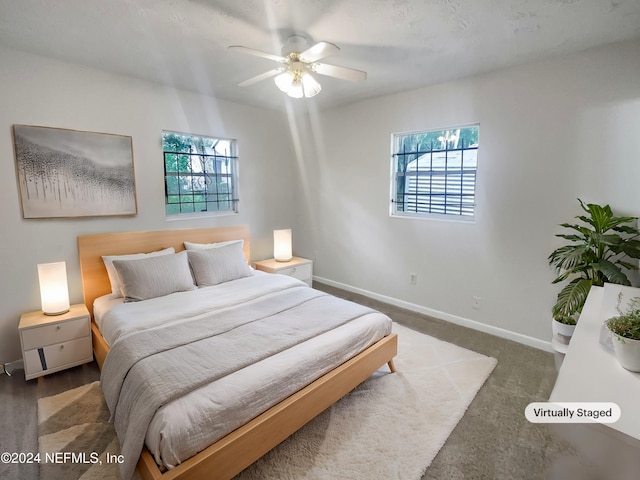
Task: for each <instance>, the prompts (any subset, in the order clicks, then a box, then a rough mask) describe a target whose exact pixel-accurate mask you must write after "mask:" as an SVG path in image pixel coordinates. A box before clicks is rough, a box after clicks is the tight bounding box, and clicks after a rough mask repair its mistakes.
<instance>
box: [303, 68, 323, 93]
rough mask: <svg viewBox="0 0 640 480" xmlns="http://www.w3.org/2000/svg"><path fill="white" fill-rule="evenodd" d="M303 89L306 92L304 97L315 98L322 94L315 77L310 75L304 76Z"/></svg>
mask: <svg viewBox="0 0 640 480" xmlns="http://www.w3.org/2000/svg"><path fill="white" fill-rule="evenodd" d="M302 88H303V90H304V96H305V97H307V98H311V97H315V96H316V95H317V94H319V93H320V90H322V87H321V86H320V84H319V83H318V81H317V80H316V79H315V78H313V75H311V74H310V73H305V74H304V75H303V76H302Z"/></svg>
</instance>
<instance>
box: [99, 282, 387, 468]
mask: <svg viewBox="0 0 640 480" xmlns="http://www.w3.org/2000/svg"><path fill="white" fill-rule="evenodd" d="M298 284H299V285H300V288H308V287H306V285H305V284H304V283H302V282H300V281H298V280H296V279H293V278H290V277H286V276H281V275H270V274H265V273H264V272H258V271H256V272H254V275H252V276H251V277H246V278H242V279H238V280H234V281H231V282H226V283H223V284H220V285H216V286H214V287H205V288H201V289H199V290H194V291H188V292H180V293H174V294H171V295H167V296H165V297H159V298H155V299H151V300H146V301H144V302H135V303H122V302H121V300H122V299H117V300H114V299H112V298H111V299H109V298H105V297H102V298H101V299H99V300H97V302H96V305H95V306H94V308H95V307H98V308H97V312H96V316H97V317H98V316H99V327H100V329H101V332H102V333H103V336H104V337H105V339H106V341H107V342H108V343H109V344H110V345H113V344H114V343H115V342H117V341H119V340H120V339H123V338H126V337H127V336H128V335H130V334H131V333H132V332H137V331H141V330H149V329H153V328H154V327H157V326H160V325H166V324H167V323H180V322H182V321H184V320H183V319H187V318H190V319H191V318H193V317H197V316H199V315H205V314H206V313H207V312H209V311H211V310H212V309H214V310H217V311H219V310H224V309H227V308H229V309H231V308H233V306H234V305H237V304H238V303H246V302H249V303H251V302H254V301H256V300H257V299H264V298H265V297H268V296H269V295H277V294H278V292H279V291H280V290H281V289H283V288H291V287H296V286H298ZM97 317H96V320H97V323H98V318H97ZM319 318H321V317H319ZM319 321H320V320H319ZM390 332H391V320H390V319H389V318H388V317H386V316H385V315H383V314H380V313H378V312H370V311H369V312H365V313H364V314H363V315H362V316H361V317H359V318H357V319H356V320H353V321H351V322H349V323H347V324H345V325H342V326H340V327H338V328H335V329H333V330H330V331H328V332H326V333H324V334H322V335H319V336H318V337H315V338H312V339H310V340H307V341H305V342H304V343H302V344H300V345H297V346H295V347H292V348H289V349H287V350H284V351H282V352H280V353H278V354H276V355H273V356H271V357H268V358H266V359H265V360H262V361H261V362H259V363H257V364H254V365H250V366H248V367H245V368H243V369H241V370H239V371H237V372H235V373H233V374H231V375H228V376H226V377H223V378H221V379H219V380H217V381H215V382H213V383H211V384H208V385H205V386H204V387H200V388H198V389H197V390H194V391H192V392H190V393H188V394H187V395H185V396H183V397H182V398H179V399H176V400H174V401H171V402H170V403H168V404H166V405H164V406H163V407H161V408H160V409H159V410H158V411H157V412H156V414H155V416H154V418H153V419H152V421H151V423H150V425H149V428H148V430H147V434H146V440H145V442H146V445H147V448H148V449H149V451H150V452H151V453H152V454H153V455H154V457H155V459H156V461H157V462H158V464H160V465H163V466H165V467H167V468H172V467H174V466H176V465H178V464H179V463H180V462H181V461H183V460H185V459H187V458H189V457H191V456H193V455H194V454H195V453H197V452H198V451H200V450H202V449H204V448H206V447H207V446H208V445H210V444H211V443H213V442H215V441H216V440H218V439H219V438H221V437H222V436H224V435H226V434H227V433H229V432H231V431H232V430H234V429H235V428H237V427H239V426H240V425H242V424H244V423H246V422H247V421H249V420H250V419H251V418H253V417H255V416H256V415H258V414H259V413H261V412H262V411H264V410H265V409H266V408H268V407H269V406H272V405H274V404H276V403H278V402H279V401H280V400H282V399H284V398H286V397H288V396H290V395H291V394H293V393H294V392H295V391H297V390H299V389H300V388H302V387H303V386H305V385H307V384H309V383H310V382H311V381H313V380H314V379H316V378H317V377H319V376H320V375H322V374H324V373H326V372H327V371H329V370H331V369H333V368H335V367H336V366H337V365H339V364H341V363H343V362H344V361H346V360H347V359H349V358H351V357H352V356H354V355H355V354H357V353H358V352H360V351H362V350H363V349H365V348H366V347H368V346H369V345H371V344H373V343H374V342H376V341H377V340H379V339H380V338H382V337H383V336H386V335H388V334H389V333H390ZM179 368H180V366H179V365H176V369H179ZM159 375H162V372H159Z"/></svg>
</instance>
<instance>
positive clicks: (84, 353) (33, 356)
mask: <svg viewBox="0 0 640 480" xmlns="http://www.w3.org/2000/svg"><path fill="white" fill-rule="evenodd" d="M90 322H91V317H90V316H89V311H88V310H87V307H86V306H84V305H83V304H79V305H71V308H70V309H69V311H68V312H67V313H64V314H62V315H45V314H44V313H43V312H42V311H37V312H29V313H24V314H23V315H22V316H21V317H20V324H19V325H18V331H19V332H20V344H21V346H22V358H23V359H24V376H25V378H26V380H31V379H32V378H36V377H41V376H43V375H48V374H50V373H53V372H57V371H59V370H64V369H65V368H70V367H75V366H76V365H82V364H83V363H88V362H91V361H92V360H93V347H92V344H91V323H90Z"/></svg>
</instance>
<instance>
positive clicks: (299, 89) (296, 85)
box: [287, 77, 304, 98]
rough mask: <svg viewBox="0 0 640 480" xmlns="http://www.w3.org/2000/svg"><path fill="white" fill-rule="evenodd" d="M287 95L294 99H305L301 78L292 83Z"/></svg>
mask: <svg viewBox="0 0 640 480" xmlns="http://www.w3.org/2000/svg"><path fill="white" fill-rule="evenodd" d="M287 95H289V96H290V97H292V98H302V97H304V88H303V86H302V82H301V81H300V78H299V77H298V78H294V79H293V82H292V83H291V88H290V89H289V91H288V92H287Z"/></svg>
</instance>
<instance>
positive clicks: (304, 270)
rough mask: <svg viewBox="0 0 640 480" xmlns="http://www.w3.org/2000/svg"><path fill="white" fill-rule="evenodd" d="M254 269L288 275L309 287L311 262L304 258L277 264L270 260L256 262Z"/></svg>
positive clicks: (311, 269) (311, 274) (294, 258)
mask: <svg viewBox="0 0 640 480" xmlns="http://www.w3.org/2000/svg"><path fill="white" fill-rule="evenodd" d="M254 267H255V268H256V270H262V271H263V272H267V273H277V274H279V275H289V276H290V277H293V278H297V279H298V280H302V281H303V282H305V283H306V284H307V285H309V286H311V282H312V276H313V262H312V261H311V260H308V259H306V258H300V257H293V258H292V259H291V260H289V261H288V262H277V261H276V260H275V259H273V258H271V259H269V260H258V261H257V262H256V263H255V264H254Z"/></svg>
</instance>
